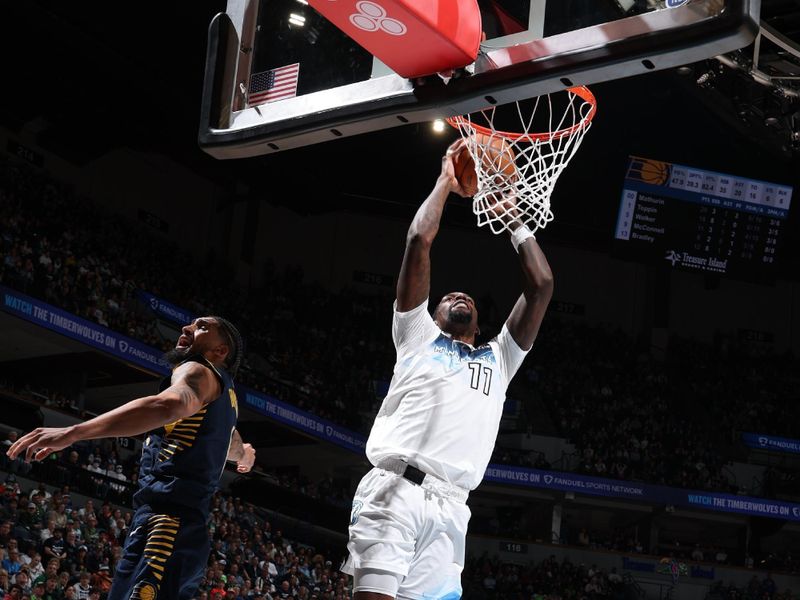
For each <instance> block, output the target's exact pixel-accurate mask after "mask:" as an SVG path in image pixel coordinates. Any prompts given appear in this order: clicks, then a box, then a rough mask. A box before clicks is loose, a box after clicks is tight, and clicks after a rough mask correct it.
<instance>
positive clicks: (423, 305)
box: [344, 140, 553, 600]
mask: <svg viewBox="0 0 800 600" xmlns="http://www.w3.org/2000/svg"><path fill="white" fill-rule="evenodd" d="M463 148H464V142H463V141H462V140H459V141H458V142H456V143H454V144H453V145H451V146H450V148H449V149H448V151H447V154H446V155H445V157H444V159H443V161H442V171H441V174H440V176H439V178H438V179H437V181H436V185H435V186H434V188H433V191H432V192H431V194H430V195H429V196H428V198H427V199H426V200H425V202H424V203H423V204H422V206H420V208H419V210H418V211H417V214H416V216H415V217H414V220H413V222H412V223H411V227H410V228H409V231H408V237H407V241H406V250H405V255H404V257H403V264H402V267H401V269H400V276H399V279H398V284H397V299H396V302H395V312H394V322H393V326H392V336H393V339H394V343H395V348H396V350H397V363H396V365H395V370H394V377H393V378H392V382H391V385H390V388H389V392H388V394H387V396H386V398H385V399H384V401H383V404H382V406H381V409H380V411H379V412H378V415H377V417H376V418H375V423H374V425H373V427H372V431H371V433H370V436H369V440H368V442H367V456H368V458H369V460H370V462H371V463H372V464H373V465H374V467H375V468H373V469H372V470H371V471H370V472H369V473H367V475H365V476H364V478H363V479H362V480H361V483H360V484H359V486H358V489H357V491H356V493H355V498H354V501H353V511H352V516H351V520H350V541H349V544H348V549H349V551H350V557H349V559H348V561H347V564H346V565H345V567H344V570H345V571H346V572H349V573H351V574H352V575H354V592H355V595H354V598H355V600H386V599H391V598H399V599H411V600H422V599H432V600H433V599H435V600H444V599H446V600H457V599H458V598H460V597H461V571H462V569H463V566H464V544H465V537H466V531H467V523H468V521H469V517H470V511H469V509H468V508H467V505H466V500H467V497H468V495H469V492H470V490H473V489H475V488H476V487H477V486H478V484H479V483H480V482H481V479H482V478H483V474H484V471H485V470H486V466H487V464H488V463H489V459H490V457H491V453H492V449H493V448H494V443H495V439H496V437H497V431H498V428H499V424H500V417H501V415H502V411H503V402H504V400H505V393H506V389H507V387H508V384H509V382H510V380H511V379H512V377H513V376H514V374H515V373H516V371H517V369H518V368H519V366H520V364H521V363H522V361H523V359H524V358H525V356H526V354H527V352H528V351H529V350H530V349H531V347H532V345H533V342H534V340H535V339H536V335H537V333H538V331H539V326H540V325H541V322H542V318H543V317H544V314H545V310H546V309H547V305H548V303H549V302H550V297H551V295H552V290H553V276H552V273H551V271H550V267H549V265H548V263H547V260H546V259H545V257H544V254H543V253H542V251H541V249H540V248H539V245H538V244H537V243H536V239H535V238H534V236H533V234H532V233H531V232H530V230H528V228H527V227H525V226H524V225H522V224H521V223H519V222H517V223H514V222H509V223H508V225H509V227H508V228H509V230H510V231H511V232H512V233H511V239H512V243H513V245H514V248H515V249H516V251H517V252H518V254H519V261H520V266H521V269H522V273H523V276H524V285H523V293H522V295H521V296H520V297H519V300H517V303H516V304H515V306H514V308H513V309H512V311H511V314H510V315H509V317H508V319H507V321H506V322H505V325H504V326H503V329H502V331H501V332H500V333H499V334H498V335H497V336H496V337H495V338H494V339H492V340H491V341H489V343H487V344H484V345H482V346H480V347H477V348H476V347H475V337H476V335H477V334H478V313H477V310H476V308H475V302H474V301H473V299H472V298H470V297H469V296H468V295H467V294H465V293H462V292H452V293H449V294H447V295H445V296H444V298H442V299H441V300H440V301H439V304H438V305H437V306H436V309H435V311H434V313H433V316H432V317H431V315H430V314H429V313H428V311H427V307H428V295H429V292H430V271H431V267H430V250H431V246H432V244H433V241H434V239H435V238H436V234H437V232H438V230H439V222H440V220H441V217H442V211H443V209H444V205H445V202H446V201H447V198H448V195H449V194H450V193H451V192H455V193H457V194H459V195H462V196H465V195H467V194H466V193H465V190H464V189H463V188H462V186H461V184H460V183H459V181H458V179H457V178H456V176H455V170H454V164H453V162H454V157H455V156H458V155H459V153H460V152H461V151H462V150H463ZM496 202H497V206H496V209H497V211H498V214H500V213H501V212H502V214H504V215H509V216H508V217H507V218H508V219H511V220H513V219H514V217H513V214H514V211H513V210H508V208H509V203H513V198H503V199H499V198H498V199H496ZM501 205H502V206H501Z"/></svg>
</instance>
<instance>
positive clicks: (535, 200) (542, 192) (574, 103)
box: [448, 87, 597, 233]
mask: <svg viewBox="0 0 800 600" xmlns="http://www.w3.org/2000/svg"><path fill="white" fill-rule="evenodd" d="M561 93H562V94H567V96H568V98H567V107H566V110H564V112H563V114H556V113H560V111H561V108H560V107H555V106H554V105H553V99H552V98H551V96H552V95H551V94H547V95H545V96H540V97H539V98H536V99H535V101H532V102H533V105H532V107H531V106H527V105H526V106H524V107H523V106H521V105H520V103H519V102H516V103H514V105H508V107H509V109H510V108H511V107H512V106H514V107H515V108H516V113H517V117H518V118H519V128H520V129H519V132H518V133H507V132H504V131H499V130H498V129H497V128H496V127H495V118H496V107H491V108H487V109H485V110H483V111H481V112H479V113H474V114H472V115H465V116H463V117H454V118H452V119H448V122H449V123H450V124H451V125H452V126H453V127H456V128H457V129H458V130H459V131H460V132H461V135H462V137H463V138H464V139H465V140H466V144H467V148H468V149H469V153H470V155H471V156H472V160H473V161H474V162H475V170H476V172H477V175H478V192H477V193H476V194H475V196H474V197H473V202H472V212H474V213H475V215H476V216H477V217H478V226H479V227H483V226H484V225H488V226H489V228H490V229H491V230H492V232H493V233H502V232H503V231H506V230H507V229H509V227H510V225H511V224H512V223H520V222H522V223H524V224H526V225H527V226H528V227H529V228H530V229H531V231H534V232H535V231H537V230H538V229H542V228H544V227H545V226H546V225H547V224H548V223H549V222H550V221H552V220H553V212H552V211H551V210H550V195H551V194H552V193H553V188H554V187H555V184H556V181H557V180H558V177H559V175H561V173H562V171H563V170H564V168H565V167H566V166H567V164H568V163H569V161H570V159H571V158H572V157H573V156H574V155H575V152H576V151H577V150H578V147H579V146H580V145H581V142H582V141H583V136H585V135H586V132H587V131H589V128H590V126H591V123H592V118H593V117H594V113H595V110H596V106H597V105H596V101H595V99H594V96H593V95H592V93H591V92H590V91H589V90H588V89H587V88H584V87H581V88H572V89H569V90H566V91H565V92H561ZM515 121H516V119H515ZM544 122H547V123H548V124H549V127H548V130H549V131H548V132H547V133H536V132H532V131H531V129H532V128H533V127H535V126H536V125H538V126H539V127H542V124H543V123H544ZM513 125H514V127H516V126H517V123H516V122H515V123H514V124H513Z"/></svg>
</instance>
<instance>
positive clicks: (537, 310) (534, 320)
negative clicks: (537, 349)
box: [506, 234, 553, 352]
mask: <svg viewBox="0 0 800 600" xmlns="http://www.w3.org/2000/svg"><path fill="white" fill-rule="evenodd" d="M529 235H530V234H529ZM517 252H519V262H520V266H521V267H522V274H523V288H522V295H521V296H520V297H519V300H517V303H516V304H515V305H514V308H513V309H512V310H511V314H510V315H509V317H508V320H507V321H506V327H508V332H509V333H510V334H511V337H513V338H514V341H515V342H516V343H517V345H518V346H519V347H520V348H522V349H523V350H525V351H526V352H527V351H528V350H530V349H531V347H532V346H533V342H534V340H536V336H537V334H538V333H539V327H540V326H541V325H542V319H544V313H545V311H546V310H547V305H548V304H549V303H550V298H552V296H553V272H552V271H551V270H550V265H549V264H548V262H547V258H545V256H544V252H542V249H541V248H540V247H539V244H538V243H537V242H536V238H534V237H529V238H528V239H526V240H525V241H524V242H522V243H521V244H520V245H519V246H518V248H517Z"/></svg>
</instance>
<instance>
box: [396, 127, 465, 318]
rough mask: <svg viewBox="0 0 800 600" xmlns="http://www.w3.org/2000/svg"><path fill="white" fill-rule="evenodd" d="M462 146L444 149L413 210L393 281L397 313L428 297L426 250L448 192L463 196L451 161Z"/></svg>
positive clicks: (428, 256)
mask: <svg viewBox="0 0 800 600" xmlns="http://www.w3.org/2000/svg"><path fill="white" fill-rule="evenodd" d="M463 146H464V140H462V139H460V138H459V139H458V140H457V141H455V142H454V143H453V144H451V145H450V147H449V148H448V149H447V153H446V154H445V155H444V157H443V158H442V172H441V174H440V175H439V178H438V179H437V180H436V185H435V186H434V187H433V190H432V191H431V193H430V195H429V196H428V197H427V198H426V199H425V202H423V203H422V205H421V206H420V207H419V209H418V210H417V214H416V215H415V216H414V220H413V221H412V222H411V227H409V228H408V236H407V237H406V251H405V254H404V255H403V266H402V267H400V276H399V277H398V280H397V310H398V311H399V312H407V311H409V310H412V309H414V308H416V307H418V306H419V305H420V304H422V303H423V302H424V301H425V299H426V298H427V297H428V294H429V292H430V282H431V259H430V250H431V246H432V245H433V240H434V239H435V238H436V234H437V233H439V222H440V221H441V219H442V211H443V210H444V204H445V202H446V201H447V196H448V195H449V194H450V192H455V193H457V194H459V195H461V196H463V195H465V194H464V192H463V190H462V189H461V186H460V185H459V183H458V180H457V179H456V176H455V170H454V168H453V157H454V156H456V155H457V154H458V153H459V152H460V151H461V149H462V148H463Z"/></svg>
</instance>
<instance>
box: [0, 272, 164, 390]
mask: <svg viewBox="0 0 800 600" xmlns="http://www.w3.org/2000/svg"><path fill="white" fill-rule="evenodd" d="M0 293H2V294H3V304H2V308H3V310H5V312H7V313H9V314H12V315H15V316H17V317H20V318H22V319H25V320H26V321H30V322H31V323H35V324H36V325H41V326H42V327H44V328H45V329H49V330H50V331H55V332H56V333H60V334H61V335H65V336H67V337H69V338H72V339H73V340H77V341H79V342H83V343H84V344H88V345H89V346H92V347H93V348H96V349H98V350H102V351H104V352H108V353H109V354H111V355H113V356H116V357H117V358H120V359H122V360H124V361H126V362H130V363H133V364H135V365H137V366H139V367H143V368H145V369H147V370H148V371H154V372H156V373H159V374H161V375H165V374H167V373H169V370H170V369H169V365H168V364H167V363H166V362H165V361H164V359H163V358H162V356H161V355H162V353H161V352H159V351H158V350H156V349H154V348H151V347H150V346H148V345H146V344H143V343H142V342H139V341H137V340H134V339H133V338H129V337H127V336H124V335H122V334H119V333H117V332H116V331H111V330H110V329H108V328H107V327H103V326H102V325H98V324H97V323H92V322H91V321H88V320H86V319H82V318H81V317H77V316H75V315H73V314H71V313H68V312H67V311H65V310H62V309H60V308H56V307H55V306H51V305H49V304H47V303H46V302H42V301H41V300H36V299H35V298H31V297H29V296H26V295H25V294H21V293H19V292H17V291H14V290H12V289H9V288H7V287H4V286H0Z"/></svg>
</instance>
